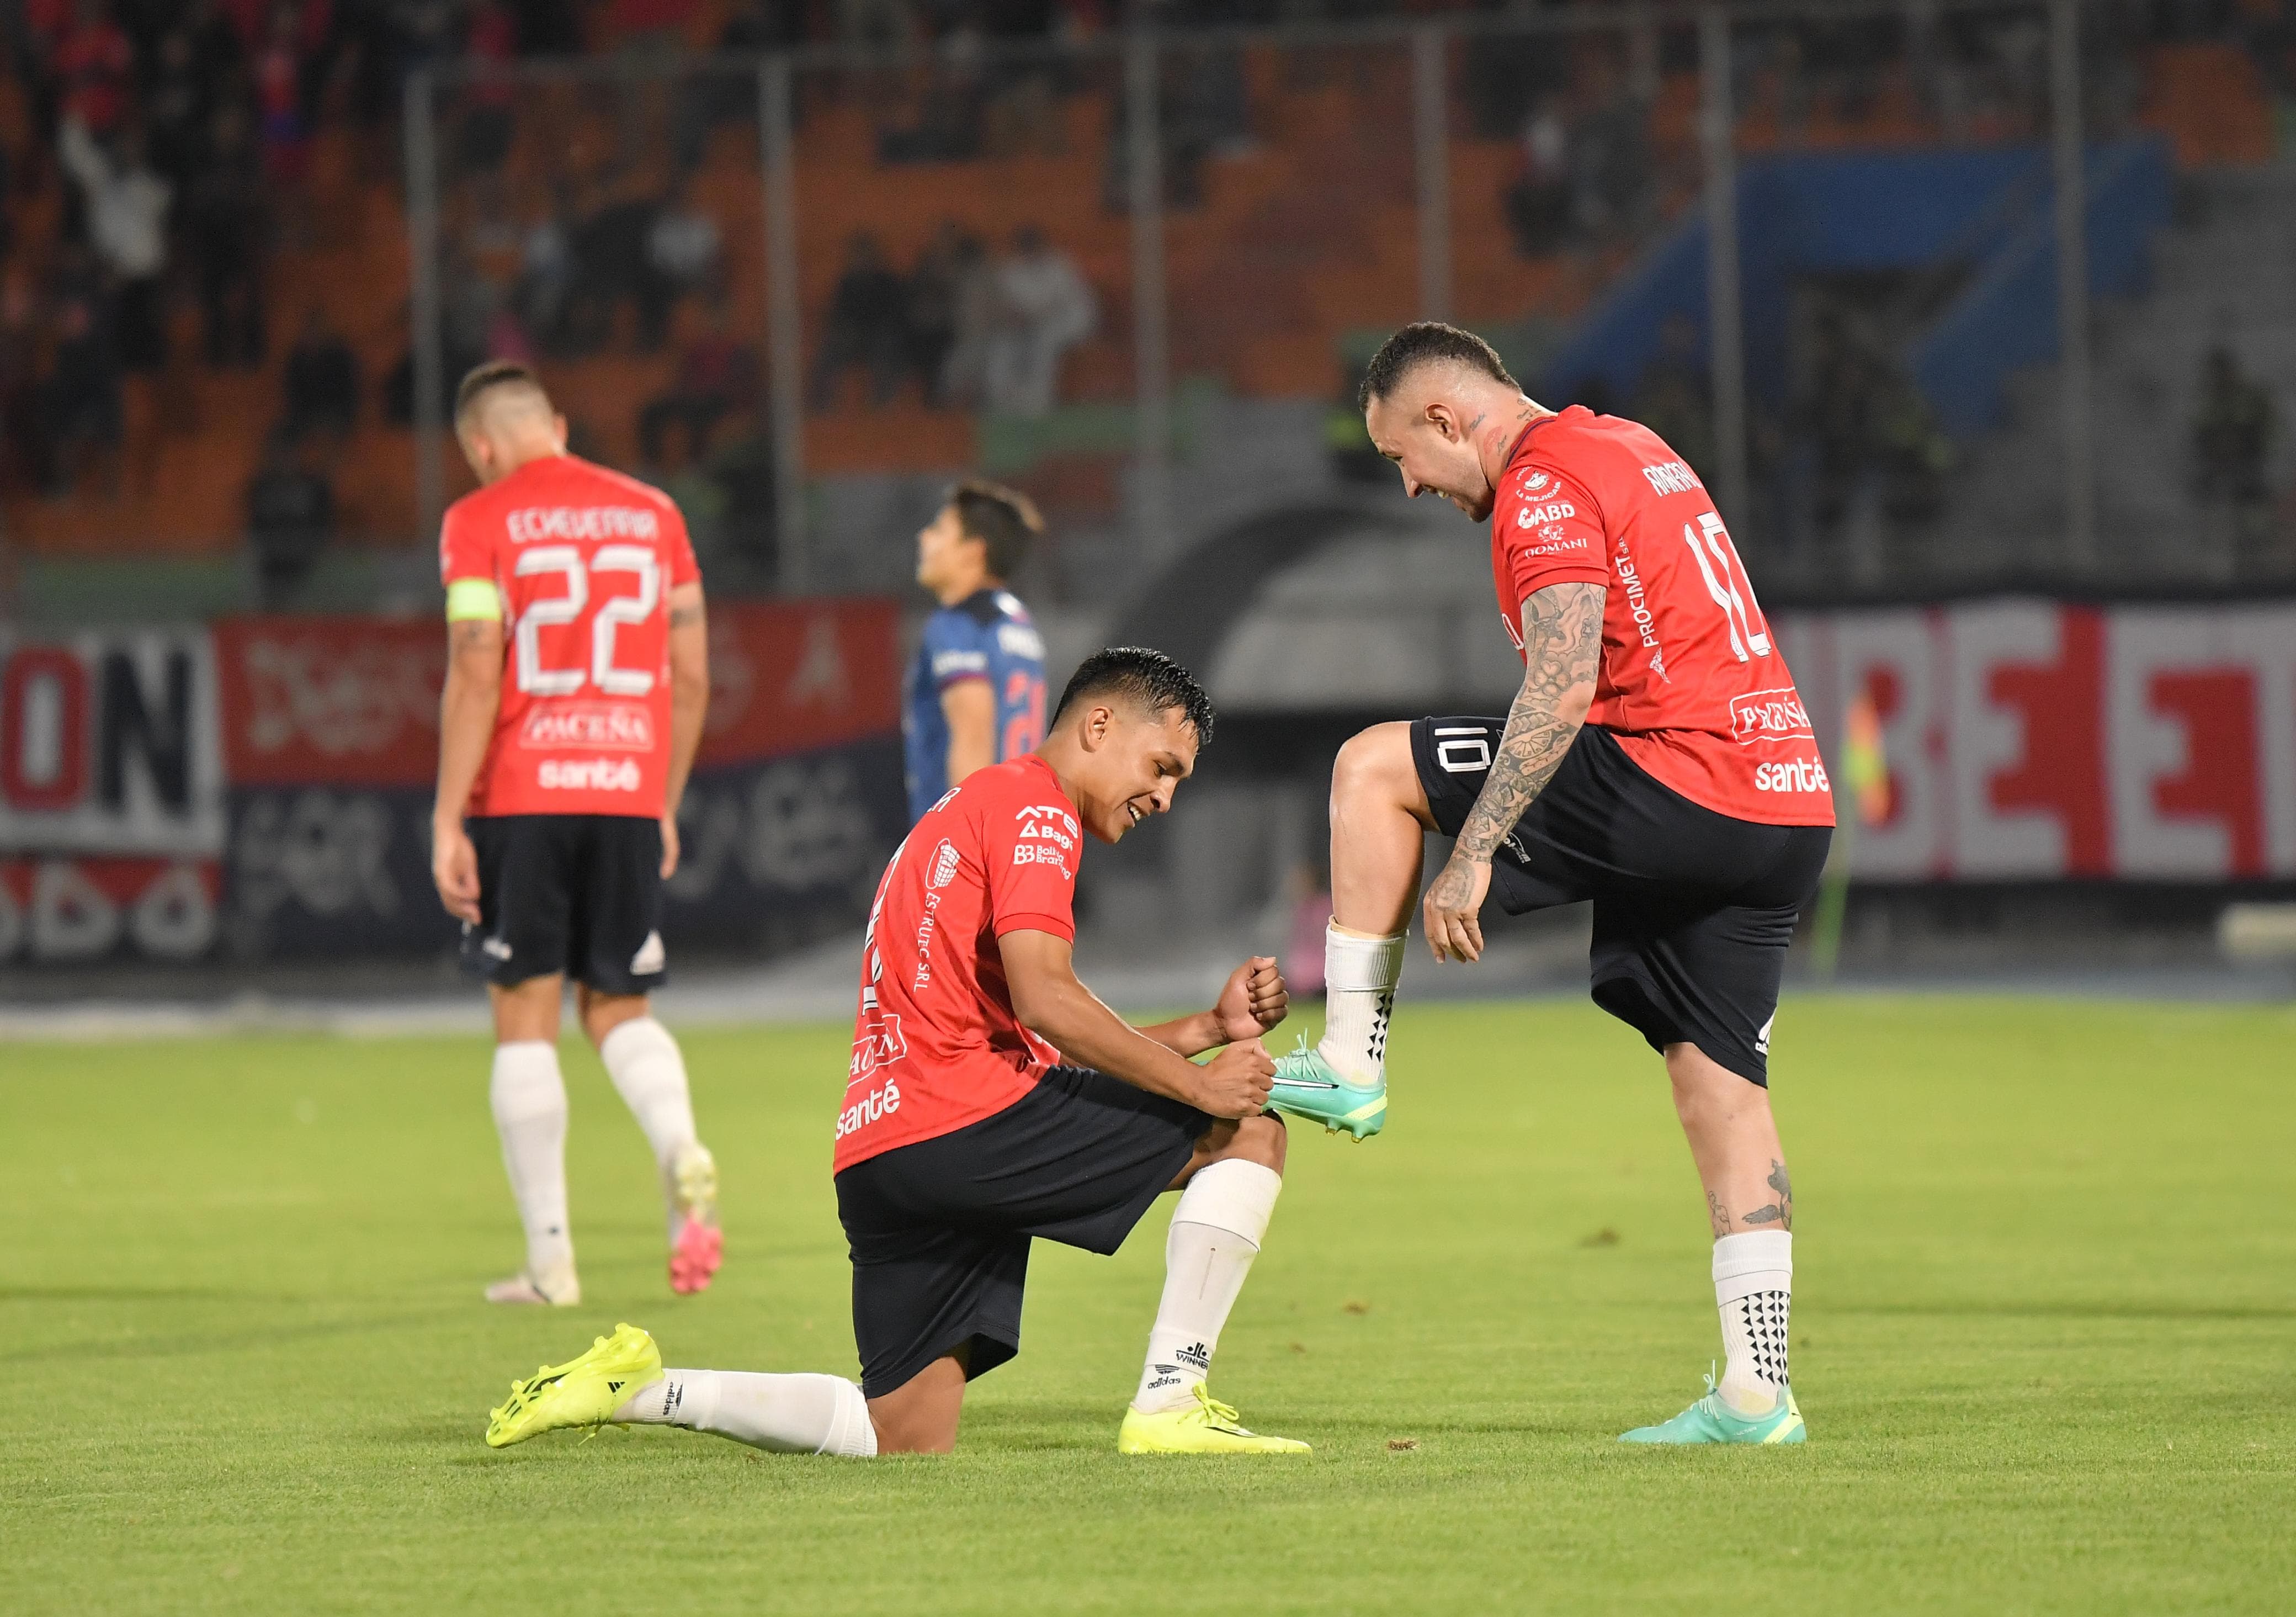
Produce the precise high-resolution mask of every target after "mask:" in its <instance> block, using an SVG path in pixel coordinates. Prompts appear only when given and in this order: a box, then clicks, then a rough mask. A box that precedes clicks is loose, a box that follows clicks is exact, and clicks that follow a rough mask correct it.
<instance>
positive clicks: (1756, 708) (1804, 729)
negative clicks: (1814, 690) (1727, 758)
mask: <svg viewBox="0 0 2296 1617" xmlns="http://www.w3.org/2000/svg"><path fill="white" fill-rule="evenodd" d="M1730 728H1731V731H1732V733H1733V734H1734V735H1736V736H1737V738H1738V744H1739V745H1740V746H1745V745H1748V744H1750V743H1754V742H1758V741H1815V740H1816V739H1817V732H1816V731H1815V730H1813V729H1811V728H1810V723H1809V710H1808V709H1807V708H1805V707H1803V706H1802V705H1801V697H1800V695H1799V694H1797V693H1796V692H1795V690H1794V688H1793V687H1792V685H1784V686H1782V687H1780V688H1778V689H1775V690H1769V691H1749V692H1747V693H1746V694H1744V695H1743V696H1733V697H1732V698H1731V699H1730Z"/></svg>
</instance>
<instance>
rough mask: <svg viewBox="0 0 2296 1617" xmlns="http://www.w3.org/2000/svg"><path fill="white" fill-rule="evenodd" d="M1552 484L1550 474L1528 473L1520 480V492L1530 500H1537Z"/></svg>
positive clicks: (1552, 478)
mask: <svg viewBox="0 0 2296 1617" xmlns="http://www.w3.org/2000/svg"><path fill="white" fill-rule="evenodd" d="M1553 484H1554V474H1553V473H1552V472H1529V473H1528V474H1527V475H1525V477H1524V478H1523V480H1522V491H1523V492H1524V493H1525V494H1527V495H1529V497H1531V498H1532V499H1537V498H1538V497H1539V496H1540V495H1542V494H1545V493H1546V490H1547V489H1548V488H1550V487H1551V486H1552V485H1553Z"/></svg>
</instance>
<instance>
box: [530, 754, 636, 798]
mask: <svg viewBox="0 0 2296 1617" xmlns="http://www.w3.org/2000/svg"><path fill="white" fill-rule="evenodd" d="M534 784H536V785H537V786H540V787H541V788H542V789H543V790H544V791H545V792H635V791H636V790H637V789H638V788H639V786H640V785H642V784H644V776H643V775H642V774H641V773H640V771H639V769H638V766H637V760H636V759H628V758H622V759H613V758H569V759H556V758H545V759H543V760H542V762H541V763H540V764H539V765H537V767H536V768H535V771H534Z"/></svg>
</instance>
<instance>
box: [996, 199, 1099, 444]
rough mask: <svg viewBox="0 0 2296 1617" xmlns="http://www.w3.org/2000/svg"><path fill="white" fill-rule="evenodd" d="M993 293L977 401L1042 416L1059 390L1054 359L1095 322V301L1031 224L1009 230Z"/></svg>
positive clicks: (1067, 262) (1067, 259) (1073, 269)
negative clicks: (981, 398) (995, 303)
mask: <svg viewBox="0 0 2296 1617" xmlns="http://www.w3.org/2000/svg"><path fill="white" fill-rule="evenodd" d="M996 295H997V301H998V308H997V320H996V326H995V328H994V331H993V332H992V333H991V335H990V337H989V340H988V356H987V363H986V366H985V373H984V381H983V387H984V393H985V401H986V403H987V404H988V407H989V408H990V409H992V410H998V411H1002V412H1004V413H1005V414H1006V415H1022V416H1029V415H1044V414H1045V413H1046V411H1048V410H1050V409H1051V408H1052V407H1053V403H1054V398H1055V396H1056V394H1057V393H1058V390H1059V384H1060V370H1061V356H1062V355H1063V354H1065V353H1066V352H1068V350H1069V349H1071V348H1073V347H1074V346H1075V345H1076V344H1078V342H1081V341H1084V339H1085V338H1087V337H1088V336H1090V335H1091V334H1092V331H1093V328H1094V327H1095V325H1097V324H1099V323H1100V303H1099V300H1097V299H1095V297H1094V296H1093V292H1092V288H1091V287H1090V286H1088V285H1087V284H1086V283H1085V278H1084V276H1083V275H1081V274H1080V273H1079V272H1078V269H1077V267H1076V261H1075V260H1074V259H1071V258H1070V257H1069V256H1068V255H1067V254H1066V253H1064V252H1062V251H1061V250H1060V249H1059V248H1057V247H1054V245H1053V244H1052V243H1051V242H1049V241H1047V240H1046V238H1045V233H1044V232H1043V231H1042V230H1041V229H1039V228H1038V227H1037V226H1034V225H1023V226H1021V227H1020V228H1019V229H1018V230H1015V231H1014V232H1013V250H1012V251H1011V252H1010V253H1008V254H1007V255H1006V256H1005V260H1004V262H1003V263H1001V264H999V265H998V266H997V267H996Z"/></svg>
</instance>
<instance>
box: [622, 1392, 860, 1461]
mask: <svg viewBox="0 0 2296 1617" xmlns="http://www.w3.org/2000/svg"><path fill="white" fill-rule="evenodd" d="M614 1418H615V1419H616V1420H618V1421H628V1422H630V1423H632V1424H635V1425H641V1426H684V1427H685V1428H687V1429H688V1430H689V1431H693V1432H715V1433H717V1435H718V1436H719V1437H730V1438H732V1439H733V1440H734V1441H735V1442H737V1443H747V1444H749V1445H750V1447H751V1448H752V1449H771V1450H772V1451H773V1452H774V1453H775V1454H834V1455H841V1456H844V1457H847V1458H849V1459H866V1458H868V1457H871V1456H872V1455H874V1454H875V1453H876V1452H877V1428H876V1427H875V1426H874V1425H873V1424H871V1422H870V1419H869V1400H868V1399H865V1398H864V1397H862V1396H861V1389H860V1388H858V1387H857V1386H855V1385H854V1384H853V1383H851V1382H849V1381H847V1380H846V1379H845V1378H844V1377H842V1376H840V1375H754V1374H751V1373H750V1372H747V1371H742V1370H664V1371H663V1372H662V1373H661V1379H660V1381H657V1382H650V1383H647V1384H646V1385H645V1386H644V1387H642V1388H640V1389H639V1390H638V1391H636V1392H635V1393H633V1394H632V1395H631V1397H630V1399H629V1401H628V1402H627V1403H625V1404H624V1405H623V1406H622V1407H621V1408H619V1409H617V1410H615V1411H614Z"/></svg>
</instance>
